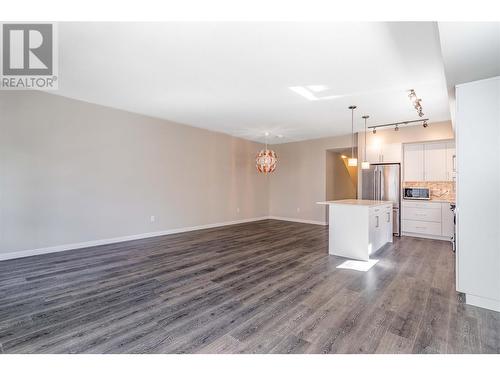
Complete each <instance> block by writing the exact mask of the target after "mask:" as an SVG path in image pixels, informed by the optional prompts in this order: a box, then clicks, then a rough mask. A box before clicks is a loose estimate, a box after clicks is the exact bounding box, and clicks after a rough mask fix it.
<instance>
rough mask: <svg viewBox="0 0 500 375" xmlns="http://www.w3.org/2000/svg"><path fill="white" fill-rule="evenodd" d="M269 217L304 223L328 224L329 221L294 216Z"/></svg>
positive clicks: (270, 217)
mask: <svg viewBox="0 0 500 375" xmlns="http://www.w3.org/2000/svg"><path fill="white" fill-rule="evenodd" d="M268 219H272V220H283V221H294V222H296V223H304V224H314V225H328V223H327V222H326V221H318V220H305V219H296V218H292V217H282V216H269V217H268Z"/></svg>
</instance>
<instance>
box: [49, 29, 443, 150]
mask: <svg viewBox="0 0 500 375" xmlns="http://www.w3.org/2000/svg"><path fill="white" fill-rule="evenodd" d="M59 61H60V62H59V76H60V79H59V91H58V92H57V93H56V94H58V95H63V96H67V97H71V98H76V99H80V100H84V101H88V102H92V103H97V104H102V105H106V106H110V107H115V108H120V109H124V110H128V111H132V112H137V113H142V114H146V115H150V116H154V117H159V118H164V119H168V120H172V121H176V122H180V123H183V124H188V125H193V126H197V127H201V128H206V129H211V130H215V131H220V132H224V133H228V134H231V135H235V136H238V137H243V138H247V139H251V140H257V141H263V140H264V137H263V134H264V132H265V131H269V132H270V133H271V137H270V139H269V142H270V143H280V142H290V141H296V140H304V139H311V138H319V137H325V136H332V135H341V134H347V133H349V132H350V128H351V124H350V111H349V110H348V109H347V107H348V106H349V105H351V104H355V105H357V106H358V110H357V112H356V114H355V116H356V117H355V118H356V130H361V129H362V127H363V121H362V119H361V116H362V115H364V114H368V115H370V120H369V125H370V124H378V123H385V122H396V121H403V120H411V119H415V118H417V117H418V116H417V114H416V112H415V110H414V109H413V107H412V105H411V103H410V101H409V99H408V97H407V93H406V90H408V89H410V88H413V89H415V91H416V93H417V95H418V96H419V97H421V98H422V99H423V101H422V105H423V109H424V113H425V115H426V117H429V118H430V119H431V122H433V121H444V120H449V119H450V114H449V107H448V97H447V90H446V82H445V79H444V73H443V64H442V59H441V52H440V46H439V36H438V32H437V25H436V23H433V22H416V23H410V22H401V23H243V22H241V23H61V24H59ZM310 85H323V86H326V87H327V89H326V90H323V91H321V92H319V93H317V97H327V99H325V100H313V101H311V100H308V99H306V98H305V97H303V96H300V95H299V94H297V93H296V92H294V91H292V90H290V89H289V88H290V87H296V86H303V87H304V86H310ZM328 97H329V98H328ZM278 134H279V135H283V138H278V137H277V135H278Z"/></svg>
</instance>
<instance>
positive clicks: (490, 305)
mask: <svg viewBox="0 0 500 375" xmlns="http://www.w3.org/2000/svg"><path fill="white" fill-rule="evenodd" d="M465 303H466V304H468V305H472V306H477V307H482V308H483V309H488V310H493V311H498V312H500V301H499V300H495V299H491V298H486V297H479V296H475V295H473V294H466V295H465Z"/></svg>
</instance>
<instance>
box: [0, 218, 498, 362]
mask: <svg viewBox="0 0 500 375" xmlns="http://www.w3.org/2000/svg"><path fill="white" fill-rule="evenodd" d="M327 240H328V234H327V228H326V227H322V226H316V225H309V224H298V223H290V222H283V221H275V220H265V221H259V222H254V223H249V224H240V225H234V226H228V227H222V228H214V229H207V230H201V231H196V232H188V233H181V234H175V235H169V236H163V237H156V238H150V239H144V240H137V241H131V242H126V243H119V244H113V245H105V246H99V247H93V248H88V249H81V250H75V251H68V252H62V253H54V254H47V255H40V256H35V257H30V258H23V259H15V260H9V261H3V262H0V352H1V353H500V314H499V313H495V312H492V311H488V310H484V309H480V308H475V307H471V306H467V305H465V304H464V303H463V302H462V301H461V299H460V296H458V295H457V293H456V292H455V285H454V266H453V264H454V255H453V253H452V252H451V248H450V246H451V245H450V244H449V243H446V242H443V241H433V240H425V239H417V238H409V237H403V238H401V239H397V240H396V241H395V243H394V244H392V245H388V246H386V247H385V248H383V249H382V250H381V251H380V252H378V253H377V254H376V258H378V259H379V262H378V263H377V264H376V265H375V266H374V267H373V268H371V269H370V270H369V271H367V272H361V271H355V270H350V269H339V268H337V266H338V265H340V264H341V263H343V262H344V261H345V259H343V258H338V257H334V256H329V255H328V254H327Z"/></svg>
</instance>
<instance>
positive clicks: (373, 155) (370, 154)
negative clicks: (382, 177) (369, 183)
mask: <svg viewBox="0 0 500 375" xmlns="http://www.w3.org/2000/svg"><path fill="white" fill-rule="evenodd" d="M366 160H367V161H369V162H370V163H372V164H373V163H380V145H366Z"/></svg>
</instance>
